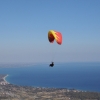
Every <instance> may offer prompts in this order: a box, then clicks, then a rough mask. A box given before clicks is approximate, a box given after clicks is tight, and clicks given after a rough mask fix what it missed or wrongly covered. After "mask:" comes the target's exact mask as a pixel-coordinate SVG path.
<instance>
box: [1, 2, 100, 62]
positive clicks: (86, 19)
mask: <svg viewBox="0 0 100 100" xmlns="http://www.w3.org/2000/svg"><path fill="white" fill-rule="evenodd" d="M49 30H56V31H59V32H61V33H62V37H63V41H62V45H57V43H56V42H54V43H53V44H50V43H49V41H48V31H49ZM51 60H53V61H55V62H100V0H0V63H30V62H33V63H34V62H51Z"/></svg>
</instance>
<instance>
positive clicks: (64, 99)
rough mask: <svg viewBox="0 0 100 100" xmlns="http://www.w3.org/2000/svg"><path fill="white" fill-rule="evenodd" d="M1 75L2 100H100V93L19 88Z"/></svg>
mask: <svg viewBox="0 0 100 100" xmlns="http://www.w3.org/2000/svg"><path fill="white" fill-rule="evenodd" d="M7 76H8V75H0V100H100V93H98V92H89V91H79V90H75V89H64V88H43V87H30V86H18V85H14V84H10V83H8V82H7V81H6V80H5V78H6V77H7Z"/></svg>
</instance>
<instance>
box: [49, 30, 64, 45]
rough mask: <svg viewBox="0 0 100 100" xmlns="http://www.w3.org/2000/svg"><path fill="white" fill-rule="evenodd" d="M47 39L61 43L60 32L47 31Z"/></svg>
mask: <svg viewBox="0 0 100 100" xmlns="http://www.w3.org/2000/svg"><path fill="white" fill-rule="evenodd" d="M48 40H49V42H50V43H53V42H54V40H56V42H57V43H58V44H59V45H61V44H62V34H61V33H60V32H57V31H54V30H50V31H49V32H48Z"/></svg>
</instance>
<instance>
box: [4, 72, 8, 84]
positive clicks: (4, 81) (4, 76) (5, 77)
mask: <svg viewBox="0 0 100 100" xmlns="http://www.w3.org/2000/svg"><path fill="white" fill-rule="evenodd" d="M8 76H9V75H8V74H7V75H6V76H4V77H3V80H4V82H6V83H7V84H9V82H7V81H6V78H7V77H8Z"/></svg>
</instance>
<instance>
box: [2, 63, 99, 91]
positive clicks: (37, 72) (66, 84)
mask: <svg viewBox="0 0 100 100" xmlns="http://www.w3.org/2000/svg"><path fill="white" fill-rule="evenodd" d="M0 74H8V75H9V76H8V77H7V78H6V80H7V81H8V82H10V83H12V84H16V85H21V86H34V87H54V88H68V89H73V88H74V89H78V90H84V91H85V90H86V91H97V92H100V63H57V64H55V66H54V67H53V68H51V67H49V66H48V64H46V63H44V64H37V65H26V66H22V65H15V66H12V67H8V68H7V67H2V68H1V67H0Z"/></svg>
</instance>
